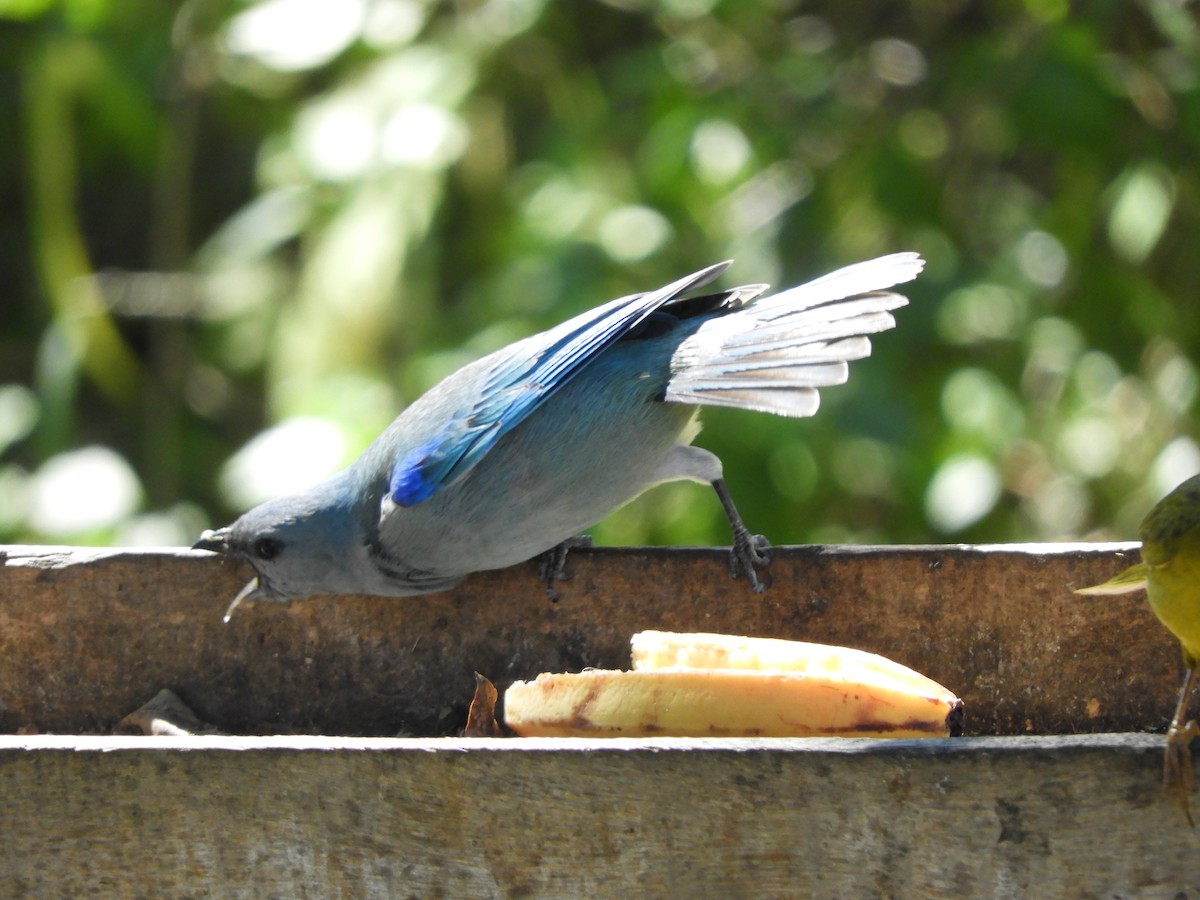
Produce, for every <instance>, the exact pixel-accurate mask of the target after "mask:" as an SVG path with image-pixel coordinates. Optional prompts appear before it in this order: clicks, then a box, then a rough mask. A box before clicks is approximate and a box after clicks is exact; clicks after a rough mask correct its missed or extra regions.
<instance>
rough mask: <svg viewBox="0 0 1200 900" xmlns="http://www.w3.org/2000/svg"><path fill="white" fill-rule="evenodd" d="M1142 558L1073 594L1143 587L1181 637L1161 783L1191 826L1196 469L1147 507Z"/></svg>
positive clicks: (1199, 553) (1197, 654) (1199, 627)
mask: <svg viewBox="0 0 1200 900" xmlns="http://www.w3.org/2000/svg"><path fill="white" fill-rule="evenodd" d="M1139 537H1140V538H1141V540H1142V561H1141V562H1140V563H1138V564H1137V565H1134V566H1130V567H1129V568H1128V569H1126V570H1125V571H1124V572H1122V573H1121V574H1119V575H1117V576H1116V577H1115V578H1111V579H1109V580H1108V581H1106V582H1104V584H1098V585H1095V586H1094V587H1087V588H1080V589H1079V590H1077V591H1076V592H1075V593H1077V594H1124V593H1127V592H1129V591H1137V590H1141V589H1142V588H1145V589H1146V596H1147V597H1148V598H1149V600H1150V608H1151V609H1152V610H1153V611H1154V614H1155V615H1156V616H1158V620H1159V621H1160V622H1162V623H1163V624H1164V625H1165V626H1167V629H1168V630H1169V631H1170V632H1171V634H1173V635H1175V637H1177V638H1178V639H1179V646H1180V648H1181V649H1182V650H1183V665H1184V667H1185V668H1186V669H1187V675H1186V676H1185V678H1184V680H1183V688H1182V689H1181V690H1180V692H1179V702H1178V704H1176V706H1175V715H1174V717H1172V719H1171V727H1170V728H1169V729H1168V730H1167V751H1166V758H1165V760H1164V762H1163V783H1164V785H1166V787H1167V788H1168V789H1169V790H1171V791H1175V792H1178V795H1179V799H1180V803H1181V804H1182V805H1183V811H1184V813H1186V814H1187V819H1188V823H1189V824H1191V825H1192V826H1193V827H1195V822H1193V821H1192V814H1191V811H1190V809H1189V807H1188V795H1189V794H1190V793H1191V791H1192V754H1191V743H1192V739H1193V738H1194V737H1196V736H1197V735H1200V725H1197V724H1196V721H1195V720H1194V719H1193V720H1190V721H1188V722H1187V723H1186V724H1184V722H1183V720H1184V717H1185V716H1186V714H1187V706H1188V698H1189V697H1190V696H1191V693H1192V688H1193V686H1194V685H1195V683H1196V676H1197V668H1200V475H1196V476H1193V477H1192V478H1189V479H1188V480H1187V481H1185V482H1184V483H1183V484H1181V485H1179V487H1177V488H1175V490H1173V491H1171V493H1169V494H1167V496H1165V497H1163V499H1162V500H1160V501H1159V502H1158V504H1157V505H1156V506H1155V507H1154V509H1152V510H1150V514H1149V515H1148V516H1146V518H1145V521H1143V522H1142V528H1141V533H1140V535H1139Z"/></svg>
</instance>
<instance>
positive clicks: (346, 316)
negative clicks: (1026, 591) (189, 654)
mask: <svg viewBox="0 0 1200 900" xmlns="http://www.w3.org/2000/svg"><path fill="white" fill-rule="evenodd" d="M0 122H2V123H3V133H4V135H5V137H4V139H3V140H0V309H2V315H0V541H4V542H21V541H35V542H43V541H44V542H62V543H101V544H102V543H114V544H188V543H190V542H191V541H192V540H193V539H194V537H195V536H196V535H197V534H198V533H199V531H200V530H201V529H202V528H203V527H205V526H207V525H212V524H222V523H224V522H226V521H228V520H229V519H230V518H231V517H232V516H233V515H235V514H236V513H237V512H239V511H241V510H243V509H245V508H247V507H249V506H251V505H253V504H255V503H257V502H258V501H260V500H263V499H265V498H267V497H269V496H273V495H275V494H278V493H281V492H284V491H288V490H292V489H295V488H298V487H302V486H304V485H305V484H308V483H311V482H312V481H315V480H317V479H319V478H321V477H324V476H326V475H328V474H330V473H331V472H333V471H334V470H336V469H337V468H339V467H341V466H342V465H344V464H346V463H347V462H349V461H350V460H352V459H353V458H354V457H355V456H356V455H357V454H358V452H359V451H361V450H362V448H363V447H364V446H365V445H366V444H367V443H368V442H369V441H370V439H371V438H373V437H374V436H375V434H376V433H377V432H378V431H379V430H381V429H382V428H383V427H384V426H385V425H386V424H387V423H388V422H389V421H390V420H391V419H392V418H393V417H394V416H395V415H396V414H397V413H398V411H399V410H401V409H402V408H403V407H404V406H405V404H407V403H409V402H411V401H412V400H413V399H414V398H415V397H417V396H418V395H419V394H420V393H421V392H422V391H424V390H425V389H426V388H428V387H429V386H430V385H432V384H433V383H434V382H436V381H437V380H438V379H439V378H441V377H443V376H444V375H446V374H448V373H449V372H451V371H452V370H454V369H455V368H457V367H458V366H459V365H461V364H462V363H464V362H467V361H469V360H470V359H472V358H474V357H476V356H479V355H481V354H483V353H485V352H488V351H490V350H492V349H495V348H497V347H500V346H502V345H504V344H506V343H508V342H510V341H512V340H514V339H516V338H519V337H522V336H524V335H526V334H529V333H531V332H533V331H536V330H539V329H542V328H545V327H548V326H550V325H552V324H554V323H557V322H559V321H561V320H563V319H565V318H567V317H569V316H571V315H574V314H576V313H578V312H581V311H583V310H584V309H587V308H589V307H591V306H594V305H596V304H598V303H600V302H602V301H605V300H608V299H610V298H612V297H615V296H618V295H621V294H625V293H629V292H633V291H637V290H644V289H649V288H653V287H656V286H658V285H660V284H662V283H664V282H666V281H669V280H672V279H674V278H676V277H678V276H680V275H681V274H684V273H686V272H689V271H692V270H694V269H697V268H699V267H701V266H703V265H706V264H708V263H710V262H713V261H716V260H720V259H724V258H728V257H733V258H735V259H736V263H735V265H734V267H733V269H732V270H731V272H730V273H729V274H728V275H727V276H726V278H725V280H724V282H723V283H724V284H726V285H731V284H734V283H742V282H758V281H769V282H772V283H774V284H775V285H777V286H787V285H791V284H794V283H797V282H800V281H803V280H807V279H809V278H811V277H814V276H817V275H820V274H822V273H823V272H825V271H827V270H829V269H832V268H836V267H838V266H841V265H844V264H847V263H850V262H854V261H857V260H860V259H864V258H867V257H870V256H873V255H878V254H884V253H889V252H893V251H897V250H918V251H920V252H921V253H923V254H924V255H925V256H926V257H927V259H928V260H929V265H928V268H927V271H926V274H925V275H924V276H923V277H922V278H921V279H920V280H919V281H918V282H916V283H915V284H913V285H911V286H910V288H909V289H908V290H907V291H906V292H907V293H908V294H909V296H910V297H911V299H912V305H911V306H910V307H908V308H907V309H904V310H902V311H901V312H900V313H899V315H898V319H899V325H898V328H897V329H896V330H895V331H893V332H889V333H886V334H883V335H881V336H879V338H878V339H877V340H876V342H875V347H876V351H875V354H874V355H873V356H872V357H871V358H870V359H869V360H865V361H863V362H860V363H858V364H856V365H855V366H854V368H853V369H852V375H851V380H850V383H849V384H848V385H846V386H844V387H840V388H835V389H831V390H828V391H826V392H824V396H823V405H822V409H821V411H820V413H819V414H818V415H817V416H816V417H815V418H813V419H808V420H784V419H776V418H773V417H770V416H765V415H756V414H752V413H745V412H738V411H730V410H709V411H707V412H706V414H705V422H706V426H705V430H704V432H703V433H702V435H701V437H700V439H699V441H698V443H700V444H702V445H704V446H706V447H708V448H710V449H712V450H714V451H715V452H717V453H718V454H719V455H720V456H721V457H722V458H723V459H724V461H725V465H726V474H727V479H728V481H729V484H730V488H731V490H732V492H733V495H734V497H735V498H737V501H738V503H739V506H740V507H741V510H742V513H743V514H744V516H745V518H746V520H747V523H748V524H749V525H750V527H751V528H752V529H754V530H756V531H762V532H763V533H765V534H767V535H768V536H770V538H771V539H772V540H773V541H774V542H776V543H799V542H843V541H846V542H924V541H936V542H943V541H955V542H957V541H1026V540H1060V539H1070V538H1076V537H1084V538H1089V539H1095V538H1121V539H1127V538H1132V537H1135V536H1136V530H1137V525H1138V522H1139V521H1140V519H1141V517H1142V516H1143V515H1144V513H1145V512H1146V511H1147V510H1148V509H1149V507H1150V505H1151V504H1152V503H1153V502H1154V501H1156V500H1157V499H1158V498H1159V497H1160V496H1162V495H1163V494H1164V493H1165V492H1166V491H1167V490H1169V489H1170V488H1172V487H1173V486H1174V485H1175V484H1177V483H1178V482H1179V481H1181V480H1182V479H1183V478H1185V477H1187V476H1189V475H1192V474H1194V473H1195V472H1197V471H1200V449H1198V447H1197V444H1196V441H1195V426H1194V421H1193V415H1192V410H1193V406H1194V404H1195V400H1196V393H1197V372H1196V363H1195V360H1196V359H1197V354H1198V353H1200V306H1198V305H1197V302H1196V295H1197V286H1198V285H1200V250H1198V247H1200V167H1198V166H1197V160H1198V159H1200V27H1198V25H1197V18H1196V16H1195V11H1194V9H1193V7H1191V6H1190V5H1185V4H1182V3H1176V2H1171V0H1134V2H1100V3H1090V4H1069V3H1068V2H1067V0H1024V2H1017V0H1013V2H1000V3H982V2H967V0H917V2H907V3H839V2H834V0H825V2H811V3H804V2H794V0H736V2H734V0H662V2H642V0H610V2H599V0H581V2H572V3H549V2H545V0H478V2H474V0H464V2H458V3H435V2H432V0H429V2H424V0H263V2H257V3H253V2H250V3H247V2H241V3H231V2H218V0H191V2H184V3H161V2H151V0H0ZM593 534H594V535H595V537H596V539H597V541H598V542H599V543H609V544H628V543H703V544H710V543H718V544H720V543H728V541H729V536H728V531H727V528H726V525H725V522H724V517H723V515H722V514H721V511H720V508H719V505H718V504H717V502H716V501H715V499H714V498H713V496H712V493H711V491H708V490H705V489H703V488H702V487H700V486H696V485H690V484H678V485H670V486H666V487H663V488H659V489H657V490H656V491H654V492H652V493H651V494H649V495H647V496H646V497H644V498H642V500H641V501H639V502H637V503H635V504H633V505H631V506H629V507H627V508H626V509H624V510H622V511H620V512H618V513H616V514H615V515H614V516H613V517H611V518H610V519H609V520H607V521H606V522H604V523H602V524H601V525H599V526H598V527H597V528H596V529H595V530H594V531H593Z"/></svg>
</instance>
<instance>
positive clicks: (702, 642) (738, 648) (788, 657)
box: [629, 631, 958, 700]
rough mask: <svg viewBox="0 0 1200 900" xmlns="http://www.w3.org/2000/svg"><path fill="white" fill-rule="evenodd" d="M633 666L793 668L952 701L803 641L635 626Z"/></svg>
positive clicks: (877, 664)
mask: <svg viewBox="0 0 1200 900" xmlns="http://www.w3.org/2000/svg"><path fill="white" fill-rule="evenodd" d="M629 643H630V646H631V648H632V650H633V667H634V669H647V670H648V669H670V668H676V667H683V668H688V669H743V670H747V671H752V672H768V671H777V672H797V673H800V674H806V675H816V676H822V677H827V678H836V677H838V676H839V675H840V676H842V677H844V678H845V679H847V680H848V681H867V682H870V681H878V682H879V683H881V684H887V685H892V686H899V685H907V686H908V688H909V689H910V690H911V691H913V692H914V693H917V694H923V693H924V694H928V695H929V696H930V697H944V698H947V699H951V700H957V699H958V698H957V697H955V696H954V694H952V693H951V692H950V691H948V690H946V688H944V687H942V686H941V685H940V684H938V683H937V682H936V681H934V680H933V679H932V678H927V677H926V676H924V675H922V674H921V673H920V672H917V671H915V670H913V669H910V668H909V667H908V666H904V665H901V664H900V663H898V662H896V661H894V660H891V659H888V658H887V657H886V656H880V655H879V654H877V653H867V652H866V651H865V650H855V649H853V648H851V647H837V646H834V645H831V644H812V643H808V642H806V641H785V640H780V639H779V638H752V637H742V636H740V635H735V634H707V633H704V632H695V633H691V634H679V633H676V632H672V631H639V632H638V633H637V634H635V635H634V636H633V638H632V639H631V640H630V642H629Z"/></svg>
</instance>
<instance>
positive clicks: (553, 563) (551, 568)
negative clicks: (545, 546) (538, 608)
mask: <svg viewBox="0 0 1200 900" xmlns="http://www.w3.org/2000/svg"><path fill="white" fill-rule="evenodd" d="M590 546H592V539H591V537H590V536H589V535H586V534H581V535H578V536H577V537H569V538H567V539H566V540H565V541H563V542H562V543H561V544H558V545H557V546H554V547H551V548H550V549H549V550H547V551H546V552H545V553H541V554H538V556H537V563H538V578H539V579H540V580H541V582H542V583H543V584H544V585H546V596H547V597H549V598H550V600H551V601H552V602H554V603H557V602H558V600H559V598H560V597H561V596H562V595H561V594H560V593H559V592H558V587H557V582H559V581H570V580H571V576H570V574H569V573H568V572H567V554H568V553H570V552H571V551H572V550H580V549H585V548H587V547H590Z"/></svg>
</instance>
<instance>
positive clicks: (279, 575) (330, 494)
mask: <svg viewBox="0 0 1200 900" xmlns="http://www.w3.org/2000/svg"><path fill="white" fill-rule="evenodd" d="M336 487H337V486H336V484H335V483H333V482H327V483H326V484H325V485H321V486H319V487H318V488H314V489H313V490H311V491H307V492H305V493H302V494H295V495H290V496H286V497H280V498H277V499H275V500H269V501H267V502H266V503H263V504H262V505H260V506H256V507H255V508H254V509H252V510H250V511H249V512H247V513H245V514H244V515H242V516H241V517H240V518H238V519H237V520H236V521H235V522H233V524H231V525H227V526H226V527H224V528H217V529H210V530H208V531H205V532H204V533H203V534H201V535H200V539H199V540H198V541H196V543H195V544H193V545H192V549H194V550H208V551H211V552H213V553H222V554H225V555H227V556H232V557H235V558H237V559H241V560H244V561H245V562H247V563H249V564H250V566H251V567H252V568H253V569H254V572H255V576H254V578H252V579H250V581H249V582H248V583H247V584H246V586H245V587H243V588H242V589H241V591H239V592H238V594H237V596H236V597H235V598H234V599H233V602H232V603H231V604H230V606H229V608H228V609H227V610H226V612H225V621H229V618H230V616H232V614H233V611H234V609H236V608H237V606H238V605H239V604H241V603H243V602H247V601H249V602H268V603H287V602H290V601H292V600H299V599H301V598H303V597H309V596H312V595H314V594H339V593H343V594H344V593H355V588H356V583H355V580H354V563H355V561H356V559H357V556H358V555H359V554H361V553H362V546H363V535H362V534H361V533H359V532H360V531H361V528H360V527H359V523H358V521H357V519H356V518H355V516H354V515H353V514H352V510H351V509H350V508H349V505H348V504H346V503H342V502H339V500H338V497H339V495H340V492H338V491H337V490H336ZM356 551H357V552H356Z"/></svg>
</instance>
